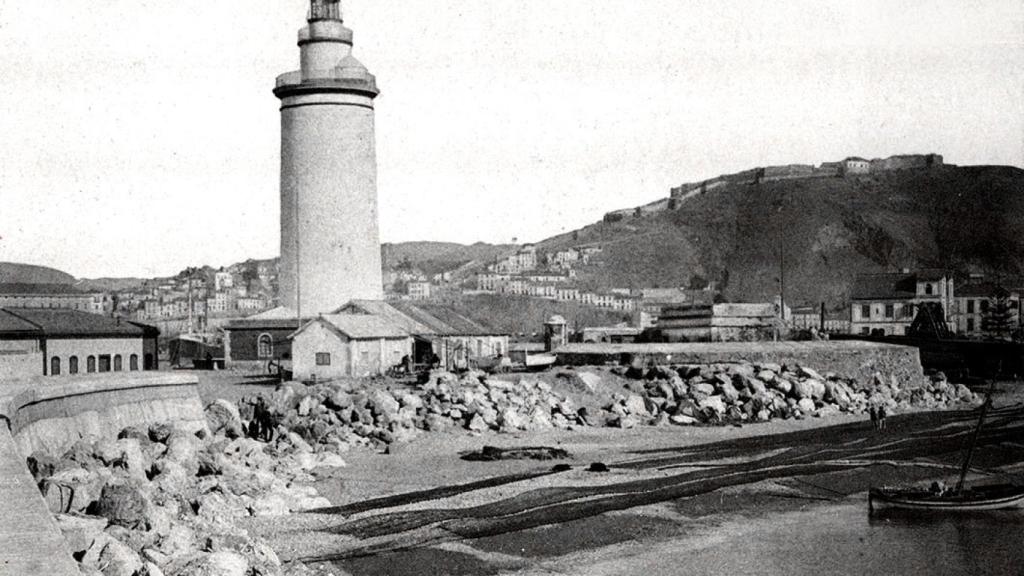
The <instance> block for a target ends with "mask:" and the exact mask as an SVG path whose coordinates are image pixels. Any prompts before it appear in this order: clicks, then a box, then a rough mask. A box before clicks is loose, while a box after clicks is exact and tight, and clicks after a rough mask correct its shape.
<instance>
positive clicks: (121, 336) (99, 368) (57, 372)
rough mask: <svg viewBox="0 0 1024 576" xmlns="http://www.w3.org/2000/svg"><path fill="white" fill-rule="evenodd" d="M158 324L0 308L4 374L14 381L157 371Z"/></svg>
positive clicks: (0, 356) (46, 310)
mask: <svg viewBox="0 0 1024 576" xmlns="http://www.w3.org/2000/svg"><path fill="white" fill-rule="evenodd" d="M159 335H160V331H159V330H157V329H156V328H155V327H153V326H147V325H145V324H138V323H135V322H129V321H125V320H121V319H119V318H109V317H106V316H100V315H97V314H91V313H89V312H84V311H81V310H69V309H66V308H64V309H62V308H43V309H40V308H17V309H12V308H5V309H0V373H3V374H4V376H5V377H9V378H22V377H29V376H38V375H43V376H73V375H75V374H88V373H94V372H134V371H137V370H156V369H157V368H158V367H159V366H158V361H157V338H158V337H159Z"/></svg>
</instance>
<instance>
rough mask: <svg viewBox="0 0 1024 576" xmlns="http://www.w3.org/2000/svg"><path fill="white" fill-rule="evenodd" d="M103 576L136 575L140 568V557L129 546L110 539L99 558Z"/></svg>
mask: <svg viewBox="0 0 1024 576" xmlns="http://www.w3.org/2000/svg"><path fill="white" fill-rule="evenodd" d="M99 560H100V561H99V565H100V570H101V571H102V572H103V576H136V574H137V572H139V571H141V570H142V559H141V558H139V555H138V554H136V553H135V552H134V551H133V550H132V549H131V548H129V547H128V546H125V545H124V544H122V543H120V542H118V541H117V540H114V539H111V540H110V542H108V543H107V545H106V546H104V547H103V552H101V553H100V559H99Z"/></svg>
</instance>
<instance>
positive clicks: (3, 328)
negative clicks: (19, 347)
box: [0, 309, 43, 335]
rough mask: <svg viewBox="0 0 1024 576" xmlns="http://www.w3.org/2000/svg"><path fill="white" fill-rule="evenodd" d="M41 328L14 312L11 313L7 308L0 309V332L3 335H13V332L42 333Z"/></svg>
mask: <svg viewBox="0 0 1024 576" xmlns="http://www.w3.org/2000/svg"><path fill="white" fill-rule="evenodd" d="M42 332H43V331H42V329H41V328H39V326H36V325H35V324H33V323H31V322H29V321H28V320H25V319H23V318H19V317H18V316H15V315H14V314H11V313H10V312H8V311H7V310H3V309H0V334H3V335H14V334H39V335H42Z"/></svg>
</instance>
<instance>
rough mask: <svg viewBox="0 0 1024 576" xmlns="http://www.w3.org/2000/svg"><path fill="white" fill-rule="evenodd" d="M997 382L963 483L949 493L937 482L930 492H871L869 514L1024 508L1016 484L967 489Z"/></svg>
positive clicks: (970, 451)
mask: <svg viewBox="0 0 1024 576" xmlns="http://www.w3.org/2000/svg"><path fill="white" fill-rule="evenodd" d="M994 389H995V381H994V380H993V381H992V383H991V384H990V385H989V390H988V394H986V397H985V403H984V404H983V405H982V406H981V411H980V414H979V416H978V424H977V426H975V428H974V434H973V436H972V437H971V443H970V445H969V446H968V448H967V455H966V457H965V458H964V462H963V467H962V468H961V470H960V479H959V481H958V482H957V483H956V488H954V489H951V490H947V489H946V488H945V487H944V486H942V485H941V484H940V483H938V482H935V483H934V484H932V487H931V488H930V489H922V488H904V487H898V488H894V487H882V488H871V489H870V490H868V511H869V512H874V511H876V510H881V509H886V508H888V509H893V508H895V509H903V510H932V511H937V512H970V511H980V510H1003V509H1006V508H1018V507H1020V506H1021V505H1022V504H1024V486H1017V485H1015V484H988V485H978V486H973V487H966V486H964V481H965V480H966V479H967V472H968V471H969V470H970V467H971V457H972V456H973V455H974V448H975V446H976V445H977V443H978V435H979V434H980V433H981V426H982V424H984V423H985V415H986V414H987V413H988V409H989V407H990V406H991V405H992V392H993V390H994Z"/></svg>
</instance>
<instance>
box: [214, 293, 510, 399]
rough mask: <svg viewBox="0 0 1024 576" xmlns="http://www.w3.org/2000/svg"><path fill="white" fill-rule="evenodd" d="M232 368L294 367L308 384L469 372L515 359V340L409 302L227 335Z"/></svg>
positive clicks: (253, 326)
mask: <svg viewBox="0 0 1024 576" xmlns="http://www.w3.org/2000/svg"><path fill="white" fill-rule="evenodd" d="M224 332H225V337H224V348H225V350H224V354H225V357H226V360H227V363H228V365H229V366H246V365H253V364H255V365H263V364H266V363H268V362H272V361H275V362H286V363H287V362H289V361H290V364H291V366H292V371H293V374H294V376H295V377H296V378H298V379H302V380H314V379H330V378H337V377H342V376H371V375H375V374H381V373H383V372H386V371H387V370H388V369H389V368H391V367H392V366H398V365H400V364H402V363H403V362H404V361H405V360H406V357H408V361H409V362H412V363H415V364H438V365H440V366H443V367H446V368H449V369H453V368H468V367H472V366H474V365H475V363H476V362H478V361H479V360H480V359H483V358H494V357H496V356H498V355H503V354H507V353H508V348H509V335H508V334H504V333H501V332H500V331H497V330H494V329H491V328H488V327H485V326H483V325H481V324H479V323H478V322H475V321H473V320H471V319H469V318H467V317H465V316H463V315H462V314H459V313H458V312H456V311H455V310H453V309H451V308H449V307H447V306H443V305H437V304H413V303H411V302H409V301H382V300H352V301H350V302H349V303H348V304H346V305H344V306H342V307H340V308H338V309H337V310H335V311H333V312H331V313H328V314H320V315H317V316H315V317H310V318H302V319H299V318H297V317H296V315H295V313H294V312H292V311H290V310H288V309H286V308H276V309H273V310H269V311H267V312H265V313H263V314H257V315H256V316H252V317H250V318H246V319H242V320H236V321H234V322H231V323H229V324H228V325H227V326H225V328H224Z"/></svg>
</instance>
